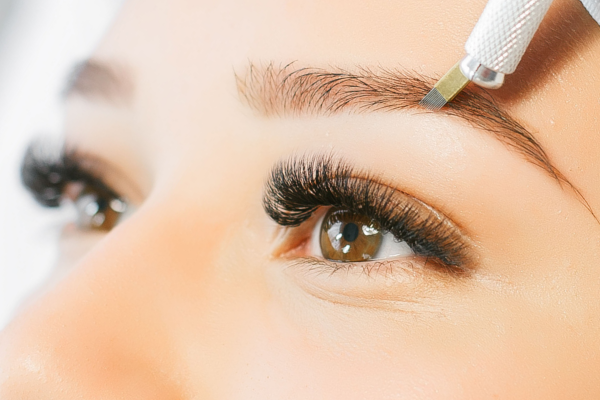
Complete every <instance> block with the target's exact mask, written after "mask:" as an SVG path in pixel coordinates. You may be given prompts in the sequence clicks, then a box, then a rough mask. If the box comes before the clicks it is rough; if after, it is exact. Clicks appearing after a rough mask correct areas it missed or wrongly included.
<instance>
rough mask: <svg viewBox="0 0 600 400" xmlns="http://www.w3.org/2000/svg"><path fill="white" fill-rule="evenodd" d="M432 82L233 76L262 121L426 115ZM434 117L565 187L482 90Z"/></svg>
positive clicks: (408, 76) (266, 73)
mask: <svg viewBox="0 0 600 400" xmlns="http://www.w3.org/2000/svg"><path fill="white" fill-rule="evenodd" d="M436 81H437V79H434V78H432V77H427V76H424V75H422V74H419V73H417V72H414V71H408V70H400V69H393V70H390V69H378V70H377V71H374V70H372V69H369V68H364V67H362V68H357V72H349V71H346V70H343V69H339V68H336V69H334V70H333V71H328V70H324V69H320V68H307V67H302V68H295V63H290V64H287V65H285V66H282V67H277V66H275V65H274V64H269V65H267V66H265V67H259V66H256V65H254V64H250V67H249V69H248V70H247V72H246V73H245V74H244V75H237V74H236V82H237V88H238V92H239V94H240V96H241V98H242V100H243V101H244V102H245V103H246V104H248V105H249V106H250V107H252V108H253V109H255V110H257V111H258V112H260V113H261V114H262V115H265V116H280V117H281V116H287V115H303V114H308V115H319V114H321V115H332V114H336V113H340V112H354V113H365V112H377V111H379V112H390V111H399V110H414V111H421V112H423V113H426V112H431V111H427V110H425V109H424V108H423V107H421V106H419V102H420V101H421V100H422V99H423V97H425V95H426V94H427V93H428V92H429V91H430V90H431V88H432V87H433V85H434V84H435V82H436ZM437 113H441V114H445V115H448V116H453V117H458V118H460V119H462V120H464V121H466V122H467V123H469V124H470V125H471V126H474V127H476V128H479V129H482V130H484V131H486V132H489V133H490V134H491V135H492V136H493V137H495V138H496V139H498V140H500V141H501V142H502V143H503V144H505V145H506V146H507V147H509V148H510V149H513V150H515V151H516V152H517V153H519V154H520V155H522V156H523V157H524V158H525V159H526V160H527V161H529V162H531V163H533V164H534V165H536V166H538V167H540V168H542V169H543V170H544V171H546V172H547V173H548V174H549V175H550V176H551V177H552V178H554V179H555V180H557V181H558V182H559V183H566V184H567V185H568V186H571V187H572V186H573V185H571V184H570V183H569V181H568V180H567V179H566V177H565V176H564V175H563V174H562V173H561V172H560V171H559V170H558V169H557V168H556V167H554V165H552V163H551V162H550V159H549V157H548V155H547V154H546V152H545V151H544V149H543V148H542V146H541V145H540V144H539V143H538V141H537V140H536V139H535V137H534V136H533V135H532V134H531V133H530V132H529V131H528V130H527V129H526V128H525V127H524V126H523V125H522V124H521V123H519V122H518V121H517V120H515V119H514V118H512V117H511V116H510V115H509V114H508V113H506V112H505V111H503V110H502V109H501V108H500V107H499V106H498V105H497V104H496V103H495V102H494V100H493V99H492V98H491V96H489V94H487V92H485V91H483V90H477V89H474V90H473V89H469V88H468V89H467V90H464V91H463V92H461V93H460V94H459V95H458V96H457V97H456V98H455V99H454V100H453V101H452V102H450V103H448V104H447V105H446V106H445V107H444V108H442V109H441V110H439V111H437Z"/></svg>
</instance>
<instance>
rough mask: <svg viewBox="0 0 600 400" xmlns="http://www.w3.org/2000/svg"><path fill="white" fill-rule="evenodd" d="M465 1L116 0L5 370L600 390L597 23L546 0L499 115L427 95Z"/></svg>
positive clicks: (211, 395) (221, 393)
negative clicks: (51, 272)
mask: <svg viewBox="0 0 600 400" xmlns="http://www.w3.org/2000/svg"><path fill="white" fill-rule="evenodd" d="M484 5H485V2H484V1H476V2H473V1H469V2H464V1H458V0H446V1H444V2H439V1H429V0H418V1H416V0H415V1H401V2H399V1H391V0H382V1H378V2H369V3H368V4H367V3H365V2H364V1H348V0H344V1H336V0H334V1H328V2H322V1H316V0H302V1H285V2H282V1H272V0H261V1H253V2H246V1H232V0H231V1H230V0H227V1H222V0H220V1H202V2H192V1H184V0H176V1H164V0H162V1H161V0H132V1H129V2H128V3H127V4H126V6H125V8H124V9H123V11H122V12H121V15H120V17H119V18H118V20H117V23H116V25H115V26H114V27H113V29H112V30H111V32H110V33H109V35H108V36H107V37H106V39H105V40H104V42H103V44H102V45H101V46H100V48H99V49H98V50H97V52H96V53H95V55H94V57H93V59H94V61H93V62H90V63H88V64H86V65H85V66H84V67H83V69H81V70H80V72H79V75H78V77H77V79H76V80H75V81H74V82H72V84H71V87H70V94H69V95H68V97H67V100H66V127H67V128H66V129H67V130H66V137H67V148H68V149H70V150H69V151H67V152H66V155H65V156H64V158H65V159H66V161H64V160H63V163H62V164H61V165H58V166H56V165H55V167H56V168H58V171H59V172H57V175H52V174H51V173H48V169H46V172H44V171H43V168H40V166H39V165H38V166H37V167H32V168H34V169H35V168H37V170H39V171H41V174H42V175H43V174H44V173H45V174H46V176H45V177H42V178H41V179H42V181H43V180H44V179H46V181H47V182H50V183H52V184H56V182H58V181H60V179H66V180H69V181H70V182H69V183H68V184H67V185H64V186H60V185H59V186H60V188H61V190H62V198H63V199H64V200H63V201H67V200H65V199H68V198H71V199H73V200H75V203H76V204H77V205H78V207H79V210H80V211H79V225H76V224H72V225H69V226H67V227H66V228H65V230H64V235H63V240H62V243H61V247H62V254H63V258H62V259H61V262H60V264H59V267H58V268H57V270H56V274H55V275H56V276H55V277H54V278H53V279H52V280H51V282H50V283H49V284H48V285H47V287H45V288H44V290H43V291H41V292H40V293H39V295H37V296H36V297H35V298H33V299H31V300H30V301H29V302H28V304H27V305H26V306H24V307H23V309H22V310H21V311H20V313H19V315H18V316H17V317H16V318H15V320H14V321H13V323H12V324H11V325H9V326H8V328H7V329H6V330H5V331H4V332H3V334H2V336H1V337H0V359H1V361H0V371H1V372H0V382H1V383H0V394H1V396H0V397H2V398H3V399H24V398H36V399H64V398H107V399H109V398H110V399H112V398H123V399H129V398H131V399H134V398H135V399H137V398H139V399H192V398H194V399H249V398H252V399H466V398H473V399H487V398H490V399H491V398H498V399H500V398H502V399H534V398H537V399H555V398H569V399H574V398H577V399H580V398H594V399H595V398H599V397H600V377H599V375H598V373H597V371H598V368H600V339H599V338H600V318H599V315H600V294H599V291H598V287H599V286H600V268H599V265H598V258H599V257H600V224H599V222H598V219H597V217H598V216H600V185H598V183H599V182H600V180H599V172H598V171H600V157H599V156H600V140H598V138H597V133H598V132H599V129H600V120H599V119H598V117H597V116H598V115H600V102H599V101H598V93H600V73H599V72H598V69H597V65H598V63H599V62H600V27H599V26H598V25H597V24H596V23H595V22H594V21H593V20H592V19H591V17H590V16H589V15H588V14H587V13H586V11H585V9H584V8H583V6H582V5H581V4H580V3H579V2H578V1H575V0H557V1H556V2H554V4H553V6H552V8H551V9H550V11H549V14H548V15H547V17H546V19H545V20H544V22H543V24H542V27H541V30H540V31H539V32H538V35H536V37H535V39H534V41H533V42H532V47H531V48H530V49H529V50H528V52H527V53H526V54H525V57H524V60H523V62H522V64H521V66H520V67H519V69H518V71H517V73H515V74H513V75H510V76H508V77H507V83H506V84H505V86H504V87H503V88H502V89H501V90H499V91H494V92H490V94H489V96H491V97H492V98H493V100H494V101H495V102H496V103H495V104H496V105H497V107H498V108H499V109H500V110H502V111H499V112H500V114H499V115H500V117H497V118H496V119H494V117H493V115H488V114H489V112H490V110H493V109H494V108H493V107H492V106H493V104H492V103H490V102H489V101H488V103H485V104H484V99H486V98H487V99H488V100H489V96H488V97H486V96H485V95H482V96H483V97H482V96H481V95H479V97H477V96H478V95H475V100H472V99H471V100H470V98H467V97H468V96H469V93H474V92H476V93H480V92H478V91H477V90H475V91H472V92H465V94H464V95H463V96H462V97H460V98H458V99H457V101H456V102H455V103H452V104H450V107H448V108H445V109H443V110H442V111H441V112H438V113H430V112H425V111H424V110H422V109H420V108H419V107H418V106H416V103H415V101H414V99H415V98H419V97H422V93H421V92H419V90H421V91H422V88H421V87H420V86H419V84H418V82H423V81H425V82H430V81H429V80H428V79H427V78H424V76H440V75H441V74H443V73H444V72H446V71H447V70H448V69H449V68H450V67H451V66H452V65H453V64H454V63H455V62H456V61H458V60H459V59H460V58H461V56H462V55H463V44H464V42H465V40H466V38H467V37H468V35H469V33H470V30H471V29H472V27H473V25H474V24H475V22H476V20H477V18H478V16H479V14H480V13H481V11H482V10H483V7H484ZM290 63H291V64H290ZM288 64H289V65H288ZM419 79H421V80H419ZM410 82H413V83H414V82H417V84H416V86H414V87H411V86H410V85H409V84H410ZM421 86H422V85H421ZM400 92H403V93H404V95H406V96H407V98H408V100H406V99H404V100H403V97H402V96H401V95H400V94H399V93H400ZM420 93H421V94H420ZM480 94H481V93H480ZM470 101H474V102H475V103H469V102H470ZM417 102H418V101H417ZM469 104H471V106H470V107H471V108H469V107H468V105H469ZM473 104H475V106H474V107H473ZM486 107H487V108H486ZM490 107H492V108H490ZM494 107H495V106H494ZM478 109H483V110H484V111H485V112H483V113H480V114H479V115H475V114H476V111H477V110H478ZM452 113H454V114H452ZM482 115H483V116H482ZM506 115H510V116H511V117H512V118H513V119H514V120H515V121H518V122H519V123H520V124H521V125H522V127H523V128H524V129H527V131H528V132H531V134H532V136H533V137H534V138H535V139H534V141H527V139H526V135H527V131H524V129H522V130H521V131H519V129H520V128H519V126H518V125H514V124H513V125H510V124H511V123H512V122H511V121H512V120H506V119H503V118H504V116H506ZM490 121H491V122H490ZM502 121H504V125H502ZM507 121H508V122H507ZM515 126H516V128H515ZM511 127H512V128H511ZM484 128H485V129H484ZM523 132H525V133H523ZM535 143H539V144H540V145H541V147H536V146H535ZM528 149H529V150H531V149H533V150H531V151H533V153H534V154H533V155H532V154H530V153H531V152H530V153H527V151H528ZM536 149H537V150H536ZM540 149H543V151H545V154H544V153H543V152H542V150H540ZM536 151H537V153H536ZM536 157H537V158H536ZM544 157H547V159H546V158H544ZM540 159H541V160H542V161H540ZM536 160H537V161H536ZM546 161H548V162H546ZM34 164H35V163H34ZM38 164H39V162H38ZM59 164H60V163H59ZM65 165H67V166H65ZM73 165H74V166H73ZM30 167H31V166H30ZM554 167H555V168H556V170H553V169H552V168H554ZM82 171H85V172H82ZM553 171H554V173H555V176H553ZM69 174H70V175H69ZM78 174H79V175H78ZM556 175H558V176H559V178H558V179H557V177H556ZM65 176H66V178H65ZM92 177H93V178H92ZM95 178H100V179H101V182H99V181H98V180H97V179H95ZM44 193H46V194H47V192H44ZM44 193H42V198H43V195H44ZM118 199H123V200H124V201H126V203H127V210H126V211H125V212H124V213H122V215H121V217H120V220H119V221H118V222H117V223H116V224H114V225H115V226H114V228H113V227H112V225H113V223H112V222H113V221H112V220H113V219H116V218H117V217H119V215H120V214H119V212H120V211H123V209H124V205H123V202H120V201H119V200H118ZM46 200H48V198H46ZM54 200H56V199H54ZM47 203H51V202H49V201H47ZM107 204H110V205H111V206H107ZM110 207H112V208H110ZM594 213H595V216H594ZM276 221H277V222H276ZM110 228H112V229H111V230H109V229H110Z"/></svg>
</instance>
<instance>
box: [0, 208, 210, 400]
mask: <svg viewBox="0 0 600 400" xmlns="http://www.w3.org/2000/svg"><path fill="white" fill-rule="evenodd" d="M163 206H164V205H161V204H156V205H155V206H153V207H147V208H146V209H140V210H139V213H138V215H134V216H132V217H131V219H130V220H128V221H126V222H125V223H124V224H123V225H122V226H119V227H117V228H116V229H115V230H114V231H113V232H111V233H110V234H109V235H108V236H107V237H106V238H105V239H104V240H103V241H102V242H100V243H99V244H98V245H97V246H96V247H95V248H94V249H93V250H92V251H91V252H90V254H88V255H87V256H86V257H85V258H84V259H83V260H82V261H81V263H80V264H79V265H78V266H77V267H76V268H74V269H73V271H72V272H71V273H70V274H69V275H68V276H66V277H65V278H64V279H63V280H62V281H61V282H59V283H57V284H56V286H54V287H53V288H50V289H49V290H48V291H47V292H46V293H44V294H43V295H41V296H40V297H39V298H38V299H37V300H36V301H34V302H32V304H31V305H30V306H29V307H28V309H26V310H25V311H24V312H23V313H22V315H20V316H19V317H18V318H17V319H16V320H15V321H14V322H13V323H12V324H11V325H9V327H8V328H7V329H6V331H5V332H3V333H2V335H1V336H0V398H2V399H5V398H6V399H11V398H22V397H14V396H15V394H14V393H15V392H14V390H19V391H21V390H25V389H24V388H28V389H27V390H28V391H31V395H34V394H36V393H38V392H36V390H39V391H40V392H39V393H48V392H47V391H48V390H60V391H63V392H66V393H69V390H74V391H75V390H78V389H77V388H82V387H86V388H89V389H90V390H93V392H94V393H103V391H106V390H109V389H107V388H111V389H110V390H113V391H114V393H118V394H119V396H118V397H119V398H121V397H123V398H130V397H128V396H127V395H124V394H125V393H128V392H129V391H132V396H131V398H147V399H154V398H157V399H158V398H160V399H170V398H184V396H182V395H181V391H183V388H181V387H180V386H181V382H179V383H175V382H173V381H171V379H172V377H177V376H179V375H180V374H179V373H178V370H179V369H180V368H181V367H182V366H181V363H180V361H181V360H180V359H179V354H180V352H181V351H180V350H181V349H180V348H179V347H178V337H177V335H178V334H179V333H181V332H185V330H186V326H185V324H186V323H187V322H186V321H185V318H184V317H185V315H186V313H188V314H189V312H188V311H185V312H184V311H183V310H185V309H188V310H189V308H190V307H192V308H193V310H194V316H195V323H196V324H199V325H204V323H205V322H206V321H205V320H204V315H207V316H209V315H211V313H210V310H209V309H210V306H209V305H208V303H210V301H211V300H210V299H209V297H210V296H211V293H212V294H214V293H215V290H214V286H215V281H216V280H218V278H216V277H217V275H218V274H217V273H216V271H215V269H214V268H211V263H212V262H213V260H214V256H215V254H214V253H213V252H214V250H213V249H215V248H217V247H218V246H216V245H215V241H218V240H219V238H218V235H219V234H218V231H217V230H215V229H212V230H211V229H208V231H210V235H205V236H203V234H202V232H203V231H206V230H204V229H196V228H198V226H197V225H198V224H200V222H199V221H197V220H191V219H190V216H189V215H186V213H185V207H184V208H178V207H169V208H166V207H163ZM165 210H166V211H165ZM209 288H210V289H211V290H208V289H209ZM206 324H207V325H206V326H208V325H210V323H208V322H206ZM200 342H201V341H200ZM21 381H22V382H25V383H22V382H21ZM14 388H18V389H14ZM65 388H70V389H65ZM142 388H143V389H142ZM144 391H147V393H144ZM133 392H135V393H133ZM18 393H21V392H18ZM28 393H29V392H28ZM73 393H75V392H73ZM110 393H113V392H110ZM10 396H13V397H10ZM44 398H46V397H44ZM49 398H52V397H49ZM61 398H62V397H61Z"/></svg>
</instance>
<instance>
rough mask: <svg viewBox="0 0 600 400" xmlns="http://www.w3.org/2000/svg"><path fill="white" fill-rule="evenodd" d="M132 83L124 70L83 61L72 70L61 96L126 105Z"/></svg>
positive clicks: (93, 61) (114, 66)
mask: <svg viewBox="0 0 600 400" xmlns="http://www.w3.org/2000/svg"><path fill="white" fill-rule="evenodd" d="M133 91H134V87H133V82H132V80H131V79H130V77H129V75H128V74H127V72H126V71H125V69H124V68H122V67H119V66H118V65H117V64H112V63H110V64H109V63H104V62H101V61H97V60H94V59H89V60H86V61H83V62H81V63H79V64H77V65H75V67H74V68H73V69H72V71H71V73H70V74H69V77H68V78H67V83H66V86H65V88H64V90H63V96H64V97H65V98H69V97H72V96H82V97H84V98H88V99H93V100H105V101H109V102H112V103H117V104H118V103H121V104H127V103H129V102H130V101H131V98H132V96H133Z"/></svg>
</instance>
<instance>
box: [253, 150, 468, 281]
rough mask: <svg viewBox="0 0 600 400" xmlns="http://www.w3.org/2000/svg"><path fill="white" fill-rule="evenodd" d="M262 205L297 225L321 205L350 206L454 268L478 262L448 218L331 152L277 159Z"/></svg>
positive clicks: (285, 222) (420, 252) (417, 249)
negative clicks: (278, 160)
mask: <svg viewBox="0 0 600 400" xmlns="http://www.w3.org/2000/svg"><path fill="white" fill-rule="evenodd" d="M263 206H264V209H265V211H266V213H267V214H268V215H269V216H270V217H271V218H272V219H273V220H274V221H275V222H277V223H278V224H280V225H282V226H288V227H295V226H299V225H300V224H302V223H303V222H304V221H306V220H307V219H308V218H310V216H311V215H312V214H313V212H314V211H315V210H317V209H318V208H319V207H322V206H333V207H337V208H341V209H347V210H349V211H353V212H356V213H360V214H363V215H366V216H369V217H371V218H373V219H375V220H376V221H377V222H378V223H379V224H380V225H381V226H382V227H383V228H384V229H385V230H386V231H388V232H390V233H392V234H394V236H396V238H398V239H399V240H403V241H405V242H406V243H407V244H408V245H409V246H410V247H411V248H412V249H413V251H415V253H416V254H417V255H419V256H421V257H429V258H431V259H432V261H438V263H439V262H441V264H443V265H444V266H446V267H449V268H451V270H452V271H453V272H457V273H462V274H464V273H465V272H469V270H472V269H473V267H474V266H475V258H474V257H473V256H472V255H471V252H472V251H471V250H472V249H473V248H474V247H475V246H474V245H473V243H472V241H471V240H470V239H469V237H468V235H466V234H465V232H464V231H463V230H462V229H461V228H460V227H459V226H458V225H457V224H456V223H454V222H453V221H452V220H451V219H450V218H449V217H447V216H446V215H444V214H443V213H441V212H439V211H437V210H435V209H434V208H433V207H431V206H429V205H427V204H426V203H424V202H423V201H421V200H419V199H417V198H415V197H413V196H411V195H409V194H407V193H405V192H403V191H401V190H398V189H395V188H394V187H392V186H391V185H389V184H386V183H382V181H381V179H378V178H377V177H375V176H374V175H372V174H369V173H368V172H363V171H357V170H356V169H355V168H353V167H352V166H351V165H350V164H349V163H347V162H345V161H344V160H343V159H339V158H336V157H334V156H333V155H332V154H326V155H313V156H304V157H297V156H295V157H291V158H289V159H287V160H284V161H281V162H279V163H278V164H277V165H276V166H275V167H274V168H273V169H272V171H271V175H270V177H269V179H268V181H267V184H266V187H265V194H264V197H263ZM467 267H469V268H467Z"/></svg>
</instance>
